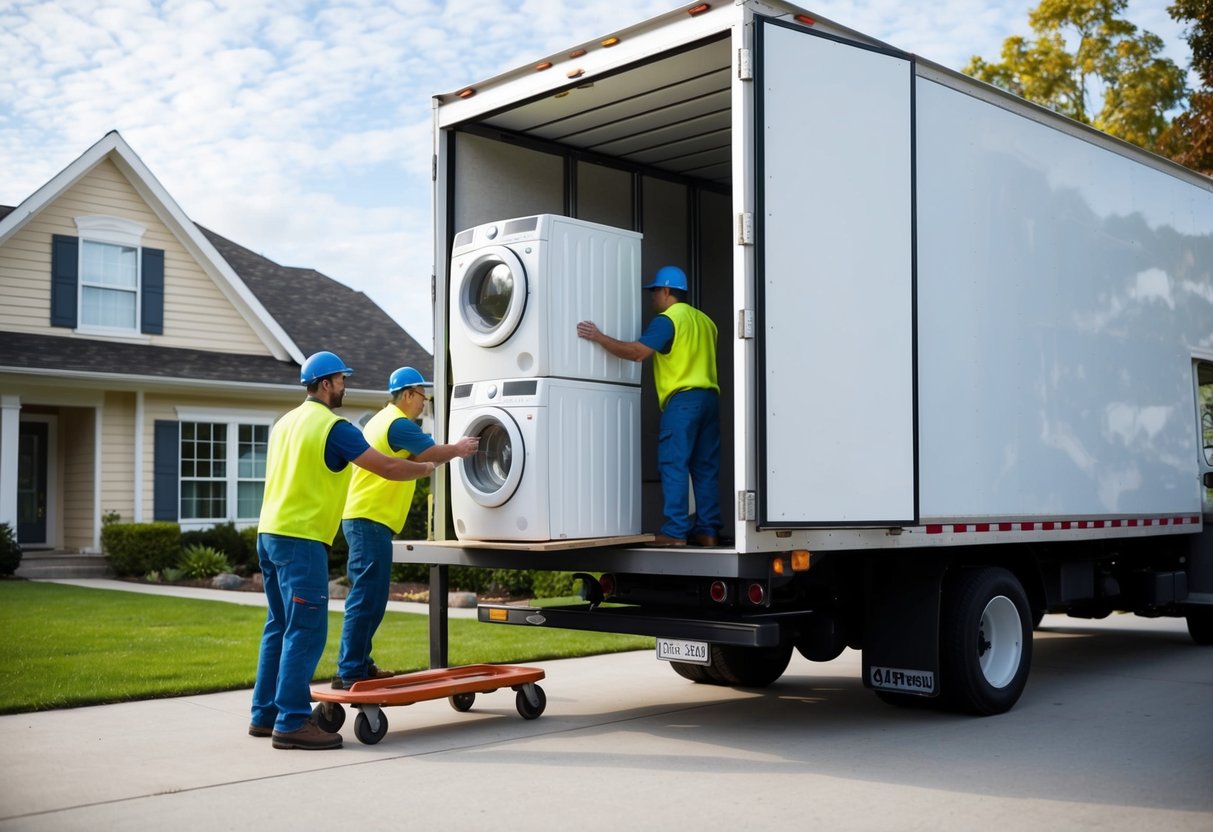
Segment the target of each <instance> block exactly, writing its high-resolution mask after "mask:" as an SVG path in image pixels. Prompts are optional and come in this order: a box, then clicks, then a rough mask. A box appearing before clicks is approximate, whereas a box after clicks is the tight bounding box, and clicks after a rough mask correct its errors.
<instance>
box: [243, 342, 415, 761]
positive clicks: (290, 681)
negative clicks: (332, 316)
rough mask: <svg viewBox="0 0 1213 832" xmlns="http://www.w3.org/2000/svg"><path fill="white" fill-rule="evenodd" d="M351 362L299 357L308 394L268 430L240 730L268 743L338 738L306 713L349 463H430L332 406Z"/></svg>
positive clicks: (397, 472)
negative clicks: (247, 715)
mask: <svg viewBox="0 0 1213 832" xmlns="http://www.w3.org/2000/svg"><path fill="white" fill-rule="evenodd" d="M353 372H354V371H353V370H351V369H350V368H349V367H347V366H346V365H345V362H343V361H342V360H341V359H340V358H338V357H337V356H336V355H334V354H333V353H331V352H318V353H316V354H315V355H312V356H310V357H309V358H308V359H307V360H306V361H304V362H303V367H302V369H301V371H300V376H299V382H300V383H301V384H303V385H304V386H305V387H306V388H307V399H306V400H305V401H304V402H303V404H301V405H299V407H297V408H295V409H294V410H292V411H290V412H289V413H287V414H286V415H285V416H283V417H282V418H281V419H279V420H278V422H277V423H276V424H275V425H274V427H273V429H272V430H271V431H270V439H269V448H268V450H267V452H266V468H265V495H264V497H263V499H262V503H261V518H260V521H259V523H258V526H257V532H258V534H257V557H258V560H259V561H260V565H261V574H262V577H263V578H264V580H265V596H266V601H267V604H268V612H267V614H266V619H265V629H264V630H263V632H262V636H261V654H260V657H259V658H258V661H257V682H256V685H255V686H254V688H253V707H252V721H251V723H250V724H249V731H248V732H249V734H250V735H252V736H254V737H266V736H272V737H273V746H274V748H302V749H309V750H321V749H326V748H340V747H341V735H340V734H337V733H332V732H329V731H325V730H323V729H322V728H321V727H320V726H319V725H317V724H316V723H315V721H314V720H313V719H312V718H311V690H310V683H311V680H312V676H313V675H315V673H316V665H317V664H318V663H319V662H320V656H321V654H322V653H323V652H324V642H325V638H326V637H327V635H328V583H329V574H328V551H327V549H328V547H329V546H331V545H332V543H333V538H334V537H336V535H337V527H338V526H339V525H340V523H341V512H342V509H343V508H344V506H345V495H346V490H347V488H348V487H349V481H350V475H351V473H352V469H351V468H350V463H353V464H354V465H357V466H359V467H360V468H366V469H367V470H368V471H372V472H374V473H376V474H378V475H379V476H381V477H383V478H385V479H389V480H414V479H417V478H418V477H424V476H427V475H428V474H430V473H432V472H433V470H434V463H432V462H414V461H412V460H409V459H403V458H399V457H389V456H386V455H384V454H382V453H380V452H379V451H377V450H375V449H374V448H372V447H371V446H370V445H369V444H367V441H366V439H364V438H363V436H362V432H361V431H360V430H358V428H356V427H355V426H354V425H352V424H350V423H349V422H348V421H347V420H345V419H343V418H341V417H340V416H338V415H337V414H336V413H334V412H333V410H334V409H335V408H338V407H340V406H341V401H342V399H343V398H344V396H345V379H346V376H348V375H350V374H351V373H353Z"/></svg>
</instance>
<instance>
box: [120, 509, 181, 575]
mask: <svg viewBox="0 0 1213 832" xmlns="http://www.w3.org/2000/svg"><path fill="white" fill-rule="evenodd" d="M101 548H102V550H103V551H104V552H105V554H106V556H107V557H108V558H109V562H110V567H111V568H113V570H114V574H116V575H118V576H120V577H122V576H131V575H146V574H147V573H148V572H151V571H153V570H158V571H160V572H163V571H164V570H165V569H166V568H168V567H170V566H173V565H174V564H176V562H177V558H178V557H179V556H180V554H181V527H180V526H178V525H177V524H176V523H166V522H161V523H109V524H108V525H103V526H102V527H101Z"/></svg>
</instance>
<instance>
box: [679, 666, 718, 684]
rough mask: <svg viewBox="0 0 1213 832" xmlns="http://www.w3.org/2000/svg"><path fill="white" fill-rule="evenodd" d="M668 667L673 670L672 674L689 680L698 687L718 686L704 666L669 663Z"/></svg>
mask: <svg viewBox="0 0 1213 832" xmlns="http://www.w3.org/2000/svg"><path fill="white" fill-rule="evenodd" d="M670 667H672V668H674V672H675V673H677V674H678V675H679V676H681V677H682V678H684V679H690V680H691V681H692V682H695V683H696V684H700V685H718V684H720V683H719V682H718V681H717V680H716V679H715V678H713V676H712V673H711V671H710V670H709V669H708V666H707V665H706V664H691V663H690V662H670Z"/></svg>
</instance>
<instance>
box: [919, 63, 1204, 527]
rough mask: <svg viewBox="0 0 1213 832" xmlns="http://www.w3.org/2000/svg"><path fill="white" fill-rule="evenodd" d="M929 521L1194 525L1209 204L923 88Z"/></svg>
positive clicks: (960, 97) (1003, 115) (1128, 165)
mask: <svg viewBox="0 0 1213 832" xmlns="http://www.w3.org/2000/svg"><path fill="white" fill-rule="evenodd" d="M916 108H917V109H916V126H917V135H916V141H917V161H918V170H917V177H918V183H919V187H918V189H917V224H918V264H917V273H918V339H919V340H918V382H919V459H920V472H919V476H920V483H919V484H920V491H921V513H922V516H923V518H924V520H925V519H927V518H930V517H950V518H965V517H994V516H1015V515H1019V516H1041V515H1045V516H1048V515H1053V516H1057V515H1069V516H1102V515H1113V516H1116V515H1123V514H1126V513H1129V514H1133V513H1143V514H1152V513H1169V512H1177V513H1178V512H1197V511H1199V510H1200V505H1201V501H1200V491H1199V484H1198V482H1197V481H1196V479H1195V478H1194V477H1193V471H1195V470H1196V464H1197V460H1198V454H1199V453H1200V449H1199V448H1198V447H1197V435H1198V433H1197V430H1196V429H1195V428H1194V426H1195V424H1196V411H1195V402H1194V392H1193V388H1194V385H1193V380H1192V350H1194V349H1202V348H1203V349H1208V347H1209V341H1210V331H1209V321H1210V320H1213V193H1210V191H1209V190H1207V189H1202V188H1199V187H1193V186H1192V185H1191V184H1189V183H1187V182H1184V181H1182V180H1180V179H1179V178H1177V177H1175V176H1171V175H1169V174H1167V173H1164V172H1162V171H1160V170H1157V169H1155V168H1152V167H1150V166H1147V165H1144V164H1139V163H1137V162H1135V161H1133V160H1131V159H1128V158H1126V157H1124V156H1122V155H1119V154H1117V153H1114V152H1112V151H1111V150H1108V149H1106V148H1103V147H1100V146H1097V145H1096V144H1093V143H1091V142H1088V141H1084V140H1082V139H1081V138H1078V137H1076V136H1074V135H1070V134H1067V133H1065V132H1062V130H1061V129H1059V127H1054V126H1050V125H1046V124H1042V123H1040V122H1038V121H1035V120H1031V119H1028V118H1024V117H1023V116H1021V115H1019V114H1016V113H1013V112H1010V111H1009V110H1007V109H1004V108H1002V107H999V106H996V105H994V104H992V103H990V102H988V101H984V100H981V99H979V98H976V97H974V96H971V95H967V94H965V93H963V92H960V91H958V90H956V89H953V88H951V87H948V86H945V85H943V84H940V83H936V82H933V81H930V80H926V79H923V78H919V79H918V80H917V88H916Z"/></svg>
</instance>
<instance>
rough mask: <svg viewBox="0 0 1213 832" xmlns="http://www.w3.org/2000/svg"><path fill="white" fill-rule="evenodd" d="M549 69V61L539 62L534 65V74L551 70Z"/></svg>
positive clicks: (550, 66) (550, 64) (550, 65)
mask: <svg viewBox="0 0 1213 832" xmlns="http://www.w3.org/2000/svg"><path fill="white" fill-rule="evenodd" d="M551 68H552V62H551V61H540V62H539V63H537V64H535V71H536V72H543V71H544V70H545V69H551Z"/></svg>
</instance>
